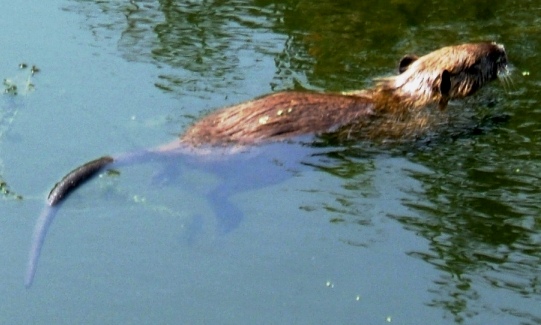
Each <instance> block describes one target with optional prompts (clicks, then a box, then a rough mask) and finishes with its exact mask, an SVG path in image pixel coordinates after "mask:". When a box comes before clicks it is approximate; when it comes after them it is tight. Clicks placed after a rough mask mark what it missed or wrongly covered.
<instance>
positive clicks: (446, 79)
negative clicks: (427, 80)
mask: <svg viewBox="0 0 541 325" xmlns="http://www.w3.org/2000/svg"><path fill="white" fill-rule="evenodd" d="M450 91H451V74H450V73H449V71H447V70H443V72H442V73H441V80H440V93H441V95H442V96H444V97H448V96H449V92H450Z"/></svg>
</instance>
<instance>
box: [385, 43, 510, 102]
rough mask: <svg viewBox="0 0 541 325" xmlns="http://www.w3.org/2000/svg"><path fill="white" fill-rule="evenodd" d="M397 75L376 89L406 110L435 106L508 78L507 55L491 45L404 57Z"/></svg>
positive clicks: (454, 48)
mask: <svg viewBox="0 0 541 325" xmlns="http://www.w3.org/2000/svg"><path fill="white" fill-rule="evenodd" d="M399 72H400V74H399V75H397V76H393V77H389V78H385V79H382V80H381V82H380V84H379V85H378V87H377V88H378V89H379V90H380V91H383V93H385V94H386V95H389V93H392V94H393V97H396V100H398V101H400V102H401V103H403V104H406V105H405V106H407V107H408V108H411V107H412V106H413V107H423V106H426V105H427V104H430V103H438V105H439V107H440V108H445V107H446V105H447V102H448V101H449V100H450V99H455V98H463V97H466V96H469V95H472V94H473V93H475V92H476V91H477V90H478V89H479V88H481V87H482V86H484V85H485V84H486V83H488V82H490V81H492V80H494V79H496V78H498V77H499V76H506V75H507V54H506V52H505V48H504V47H503V45H500V44H497V43H494V42H483V43H470V44H462V45H456V46H447V47H443V48H441V49H439V50H436V51H433V52H430V53H429V54H427V55H424V56H422V57H416V56H412V55H409V56H405V57H404V58H403V59H402V60H401V62H400V64H399Z"/></svg>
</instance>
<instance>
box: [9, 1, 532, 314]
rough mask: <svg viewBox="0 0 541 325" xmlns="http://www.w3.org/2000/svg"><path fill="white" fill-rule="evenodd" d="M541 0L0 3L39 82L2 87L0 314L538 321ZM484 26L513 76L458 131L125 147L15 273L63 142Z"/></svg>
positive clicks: (358, 69) (360, 79)
mask: <svg viewBox="0 0 541 325" xmlns="http://www.w3.org/2000/svg"><path fill="white" fill-rule="evenodd" d="M539 8H541V3H540V4H537V3H535V2H534V3H532V2H520V3H516V2H511V1H500V2H497V3H493V2H486V1H470V2H466V1H458V2H457V1H443V2H441V1H440V2H426V1H408V2H404V1H395V2H391V3H387V2H361V3H355V4H352V3H350V2H342V1H315V2H314V1H311V2H305V1H274V2H270V1H253V2H251V1H240V0H237V1H228V2H220V1H207V2H205V1H203V2H199V1H182V2H171V1H169V2H167V1H162V2H150V1H148V2H132V3H130V2H89V1H60V0H58V1H48V2H47V3H42V2H37V1H26V2H17V3H11V4H10V5H9V6H5V8H4V9H3V10H2V12H1V13H0V28H1V29H2V31H3V33H1V34H0V44H1V45H2V46H1V47H0V48H1V49H2V50H0V51H1V54H2V62H1V63H0V74H1V77H2V78H11V77H13V76H14V75H16V74H17V73H18V72H19V71H18V69H17V65H18V64H19V63H21V62H25V63H27V64H29V65H32V64H35V65H36V66H38V67H39V68H40V72H39V73H37V74H36V75H35V76H33V77H32V82H33V84H34V85H35V88H34V91H32V92H29V93H27V94H24V96H23V95H18V96H16V97H10V96H8V95H3V96H2V97H1V108H2V109H3V110H4V112H3V113H2V114H0V118H1V120H0V127H1V130H2V131H1V132H2V133H1V134H0V135H1V136H0V154H1V156H0V157H1V161H0V162H1V167H2V168H1V169H0V172H1V174H0V178H1V179H3V180H4V181H5V182H6V183H7V186H8V187H9V189H10V191H12V192H13V193H15V194H16V195H21V196H22V197H23V199H22V200H19V199H17V198H16V195H4V196H3V199H2V200H0V205H1V209H2V211H3V214H2V218H1V219H0V220H1V221H2V223H1V226H0V245H1V247H3V250H2V254H0V264H1V265H3V267H2V268H1V269H0V275H1V276H2V288H3V295H2V298H0V303H1V306H2V309H1V311H0V322H1V323H7V324H15V323H16V324H20V323H23V324H24V323H36V324H40V323H43V324H49V323H55V324H62V323H66V324H74V323H100V324H102V323H124V324H130V323H133V324H150V323H188V324H189V323H196V324H208V323H218V324H254V323H255V324H277V323H294V324H342V323H361V324H385V323H392V324H425V323H426V324H429V323H432V324H455V323H462V324H539V323H541V312H540V309H539V305H540V301H541V294H540V292H541V281H540V280H539V274H540V272H539V265H540V259H541V251H540V249H539V246H540V245H539V244H540V243H541V238H540V234H539V233H540V229H541V223H540V217H539V216H540V210H541V209H540V206H541V204H540V199H539V197H538V193H539V192H540V186H539V184H540V182H539V170H540V167H541V157H540V155H539V150H538V147H539V125H540V123H541V116H540V113H541V110H540V109H539V107H538V102H539V99H540V98H539V95H538V91H537V88H538V86H539V84H540V78H539V76H538V73H537V72H536V70H537V69H536V67H538V66H539V65H540V64H541V62H540V59H539V56H538V55H537V53H538V52H539V48H540V45H541V38H540V37H539V35H538V34H539V33H538V32H537V29H536V26H537V25H538V20H539V19H538V18H537V17H538V16H539V15H538V11H539ZM486 39H492V40H496V41H498V42H499V43H503V44H505V46H506V49H507V51H508V54H509V57H510V60H511V62H512V63H513V66H514V70H513V85H511V86H509V87H507V86H505V87H504V85H501V84H498V83H494V84H492V85H490V86H489V87H488V88H487V89H484V90H483V91H482V92H481V93H480V94H478V96H476V97H475V98H472V99H470V100H468V101H466V102H465V103H455V104H453V105H451V107H450V108H449V109H450V110H454V111H453V112H454V113H453V114H454V116H460V117H461V118H462V119H463V120H466V121H469V122H468V123H471V124H472V125H473V124H479V125H481V127H480V128H479V132H476V134H465V135H464V134H456V133H454V131H455V130H441V133H440V135H439V136H438V135H435V136H434V141H432V142H431V143H426V142H423V143H415V144H409V145H408V144H405V145H400V146H386V147H382V146H378V145H376V144H367V143H359V144H352V145H351V146H348V147H324V148H320V149H314V148H312V149H309V148H301V147H299V146H296V145H289V146H288V145H279V146H276V147H273V148H271V149H269V150H268V151H263V153H262V155H260V156H258V155H257V153H253V155H254V156H249V157H248V158H249V159H247V160H246V161H245V160H243V159H239V160H235V161H233V162H230V163H229V164H224V165H216V166H215V165H212V164H210V165H205V166H204V167H202V168H197V166H194V164H192V163H191V162H188V161H186V162H180V163H174V162H172V163H171V164H170V166H167V165H166V164H163V163H159V162H156V163H151V164H145V165H138V166H131V167H126V168H123V169H122V170H119V172H120V174H119V175H118V176H112V175H109V176H107V175H104V176H103V177H100V178H99V179H96V180H94V181H92V182H91V183H89V184H87V185H86V186H84V187H83V188H81V189H80V190H79V191H78V192H76V193H75V194H74V195H73V196H71V197H70V199H69V200H68V201H67V202H66V204H65V205H64V206H63V208H62V210H61V211H60V213H59V215H58V216H57V218H56V220H55V222H54V223H53V225H52V227H51V230H50V232H49V234H48V237H47V239H46V243H45V247H44V249H43V252H42V258H41V261H40V265H39V267H38V273H37V278H36V282H35V283H34V285H33V287H32V288H31V289H29V290H26V289H25V288H24V285H23V278H24V271H25V265H26V258H27V254H28V248H29V245H30V242H29V241H30V236H31V232H32V228H33V225H34V222H35V220H36V218H37V216H38V214H39V212H40V210H41V207H42V205H43V203H44V200H45V196H46V194H47V192H48V190H49V189H50V188H51V187H52V185H53V184H54V183H55V182H56V181H58V180H59V179H60V178H61V177H62V176H63V175H64V174H65V173H66V172H67V171H69V170H71V169H72V168H74V167H76V166H78V165H79V164H81V163H83V162H85V161H87V160H90V159H93V158H96V157H98V156H101V155H103V154H112V153H118V152H125V151H130V150H134V149H137V148H142V147H151V146H156V145H159V144H162V143H165V142H168V141H171V140H172V139H174V138H175V137H176V135H177V134H178V133H180V132H182V130H184V129H185V128H186V126H187V125H189V124H190V123H191V122H192V121H193V120H194V119H197V118H199V117H200V116H202V115H203V114H204V113H205V112H208V111H210V110H212V109H214V108H217V107H221V106H225V105H228V104H233V103H236V102H239V101H243V100H248V99H250V98H253V97H256V96H259V95H262V94H265V93H268V92H272V91H278V90H282V89H310V90H325V91H341V90H348V89H359V88H365V87H369V86H370V84H371V80H372V78H374V77H378V76H382V75H388V74H391V73H393V72H394V68H395V65H396V63H397V62H398V59H399V58H400V57H401V56H402V55H404V54H406V53H418V54H423V53H426V52H428V51H430V50H433V49H435V48H438V47H440V46H444V45H448V44H455V43H462V42H467V41H478V40H486ZM13 112H16V114H13ZM494 117H495V119H493V120H492V118H494ZM506 117H508V119H507V118H506ZM487 120H488V121H489V122H483V121H487ZM312 150H313V151H312ZM320 151H323V153H321V152H320ZM316 153H317V154H316ZM171 165H172V166H171ZM224 192H226V193H230V194H231V200H230V201H231V202H229V201H225V200H224V198H223V197H220V195H218V193H224ZM211 202H215V203H216V204H217V205H218V209H219V211H220V213H219V214H218V215H223V214H227V213H232V214H234V213H235V212H238V211H240V212H242V218H241V219H240V220H239V222H238V223H237V224H234V225H230V226H229V227H226V228H225V230H224V229H223V227H222V226H221V223H220V222H222V221H223V220H222V219H220V218H217V217H216V211H215V210H214V206H213V205H212V204H211Z"/></svg>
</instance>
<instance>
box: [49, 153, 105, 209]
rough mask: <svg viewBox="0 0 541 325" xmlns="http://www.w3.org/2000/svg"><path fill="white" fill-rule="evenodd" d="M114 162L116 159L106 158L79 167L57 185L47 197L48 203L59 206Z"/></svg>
mask: <svg viewBox="0 0 541 325" xmlns="http://www.w3.org/2000/svg"><path fill="white" fill-rule="evenodd" d="M113 162H114V159H113V158H112V157H110V156H104V157H101V158H98V159H95V160H92V161H90V162H87V163H86V164H84V165H82V166H79V167H77V168H75V169H74V170H72V171H71V172H69V173H68V174H67V175H66V176H64V178H62V180H61V181H60V182H58V183H56V184H55V186H54V187H53V189H52V190H51V192H49V196H48V197H47V203H48V204H49V205H50V206H54V205H57V204H58V203H60V202H62V200H64V198H66V197H67V196H68V195H69V194H70V193H71V192H73V191H74V190H75V189H76V188H77V187H78V186H79V185H81V184H83V183H84V182H85V181H87V180H89V179H90V178H92V176H94V175H96V174H97V173H98V172H99V171H100V170H102V168H103V167H105V166H107V165H110V164H111V163H113Z"/></svg>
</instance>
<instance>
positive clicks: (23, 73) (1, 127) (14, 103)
mask: <svg viewBox="0 0 541 325" xmlns="http://www.w3.org/2000/svg"><path fill="white" fill-rule="evenodd" d="M37 72H39V68H38V67H36V66H35V65H32V66H30V67H29V66H28V65H27V64H26V63H21V64H19V71H18V72H17V73H16V74H15V75H14V76H13V77H9V78H4V82H3V86H4V91H3V92H2V95H3V96H2V103H1V104H0V141H2V140H3V138H4V136H5V134H6V133H7V132H8V130H9V128H10V127H11V124H12V123H13V121H14V120H15V116H17V112H18V111H19V109H20V108H21V106H23V105H22V104H23V101H22V100H21V98H20V97H22V96H27V95H28V94H30V93H31V92H32V91H34V89H35V86H34V84H33V82H32V79H33V76H34V75H35V74H36V73H37ZM3 174H4V161H3V160H2V155H1V153H0V196H2V197H4V198H15V199H22V196H21V195H18V194H16V193H14V192H13V191H11V190H10V188H9V186H8V183H7V182H6V180H5V179H4V177H3Z"/></svg>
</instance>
